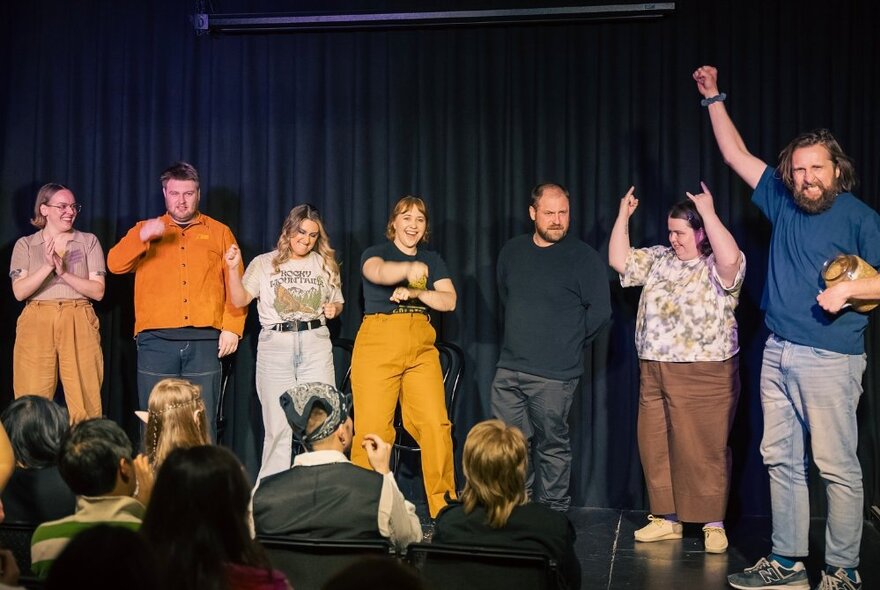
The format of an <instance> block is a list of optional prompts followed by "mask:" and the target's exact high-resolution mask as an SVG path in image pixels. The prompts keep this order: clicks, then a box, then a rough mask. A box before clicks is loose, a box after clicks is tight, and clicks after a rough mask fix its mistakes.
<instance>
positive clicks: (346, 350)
mask: <svg viewBox="0 0 880 590" xmlns="http://www.w3.org/2000/svg"><path fill="white" fill-rule="evenodd" d="M353 352H354V340H351V339H350V338H334V339H333V367H334V369H335V370H336V389H338V390H339V391H341V392H343V393H351V355H352V353H353Z"/></svg>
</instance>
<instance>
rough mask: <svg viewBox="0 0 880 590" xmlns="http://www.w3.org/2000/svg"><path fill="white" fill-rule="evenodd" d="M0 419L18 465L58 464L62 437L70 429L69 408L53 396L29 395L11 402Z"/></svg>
mask: <svg viewBox="0 0 880 590" xmlns="http://www.w3.org/2000/svg"><path fill="white" fill-rule="evenodd" d="M0 421H2V422H3V427H4V428H6V433H7V434H8V435H9V440H10V442H11V443H12V451H13V452H14V453H15V462H16V465H17V466H18V467H23V468H25V469H42V468H44V467H52V466H53V465H57V464H58V454H59V452H60V451H61V441H62V439H63V438H64V435H65V434H67V431H68V429H69V424H68V422H69V421H68V416H67V410H66V409H64V408H62V407H61V406H59V405H58V404H56V403H55V402H53V401H52V400H50V399H46V398H44V397H40V396H36V395H25V396H22V397H20V398H18V399H16V400H15V401H14V402H12V403H11V404H9V406H8V407H7V408H6V409H5V410H4V411H3V414H2V415H0Z"/></svg>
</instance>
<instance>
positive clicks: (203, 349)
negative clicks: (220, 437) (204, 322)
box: [137, 331, 221, 441]
mask: <svg viewBox="0 0 880 590" xmlns="http://www.w3.org/2000/svg"><path fill="white" fill-rule="evenodd" d="M137 351H138V357H137V361H138V369H137V386H138V405H139V407H140V409H142V410H146V409H147V402H148V401H149V399H150V392H151V391H152V390H153V387H154V386H155V385H156V383H158V382H159V381H161V380H162V379H167V378H168V377H179V378H181V379H186V380H187V381H189V382H191V383H193V384H195V385H198V386H199V387H201V389H202V399H204V400H205V409H206V410H207V412H208V420H209V426H210V430H211V440H215V441H216V440H217V403H218V401H219V399H220V382H221V367H220V359H219V358H217V339H216V338H212V339H207V340H166V339H164V338H159V337H158V336H156V335H155V334H152V333H151V332H149V331H146V332H141V333H140V334H138V335H137Z"/></svg>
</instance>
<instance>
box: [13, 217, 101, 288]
mask: <svg viewBox="0 0 880 590" xmlns="http://www.w3.org/2000/svg"><path fill="white" fill-rule="evenodd" d="M43 243H44V240H43V232H42V231H38V232H37V233H35V234H31V235H29V236H25V237H23V238H19V240H18V241H17V242H15V247H14V248H13V249H12V260H11V261H10V264H9V277H10V278H11V279H12V280H13V281H14V280H15V279H16V278H18V277H19V276H20V275H21V274H22V272H26V273H28V274H32V273H35V272H37V271H38V270H39V269H40V267H42V266H43V264H45V258H44V255H43V250H44V247H43ZM63 260H64V266H65V268H66V269H67V272H70V273H73V274H75V275H76V276H78V277H80V278H83V279H88V278H90V277H89V275H90V274H92V273H95V274H97V275H100V276H103V275H105V274H106V273H107V267H106V266H105V264H104V251H103V250H102V249H101V244H100V243H99V242H98V238H96V237H95V235H94V234H89V233H85V232H81V231H78V230H74V231H73V236H71V238H70V241H68V242H67V249H66V250H65V251H64V258H63ZM85 298H86V297H85V295H83V294H82V293H80V292H79V291H77V290H76V289H74V288H73V287H71V286H70V285H68V284H67V283H66V282H64V281H63V280H62V279H60V278H58V277H57V276H55V273H54V272H53V273H52V274H50V275H49V276H48V278H46V280H45V281H44V282H43V284H42V285H40V288H39V289H37V290H36V291H35V292H34V294H33V295H31V296H30V297H28V301H45V300H54V299H85Z"/></svg>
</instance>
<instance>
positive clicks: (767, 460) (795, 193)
mask: <svg viewBox="0 0 880 590" xmlns="http://www.w3.org/2000/svg"><path fill="white" fill-rule="evenodd" d="M717 76H718V73H717V71H716V69H715V68H713V67H711V66H703V67H701V68H699V69H697V70H696V71H695V72H694V75H693V77H694V79H695V80H696V82H697V89H698V90H699V92H700V93H701V94H702V95H703V96H704V97H705V98H704V100H703V101H702V104H703V106H706V107H708V110H709V117H710V119H711V121H712V129H713V131H714V132H715V139H716V140H717V141H718V146H719V148H720V149H721V153H722V155H723V156H724V160H725V162H727V163H728V164H729V165H730V167H731V168H733V170H734V171H735V172H736V173H737V174H739V176H740V177H741V178H742V179H743V180H744V181H746V183H748V185H749V186H751V187H752V188H753V189H755V192H754V193H753V195H752V202H753V203H755V205H757V206H758V208H759V209H760V210H761V212H762V213H764V215H765V216H767V218H768V219H769V220H770V222H771V223H772V224H773V232H772V234H771V237H770V260H769V265H768V276H767V283H766V284H765V287H764V295H763V298H762V305H761V307H762V308H763V309H764V310H765V314H766V315H765V323H766V325H767V327H768V328H769V329H770V332H771V334H770V337H769V338H768V339H767V343H766V345H765V347H764V360H763V365H762V367H761V404H762V407H763V410H764V436H763V439H762V441H761V454H762V455H763V457H764V464H765V465H767V470H768V473H769V475H770V499H771V510H772V517H773V536H772V552H771V553H770V555H769V556H767V557H763V558H761V559H760V560H759V561H758V563H757V564H755V565H754V566H753V567H750V568H747V569H746V570H745V571H744V572H742V573H736V574H731V575H730V576H728V581H729V582H730V585H731V586H733V587H734V588H777V587H783V588H808V587H809V579H808V577H807V572H806V570H805V569H804V565H803V562H802V561H800V559H801V558H802V557H803V556H805V555H807V551H808V536H809V526H810V506H809V493H808V489H807V467H808V461H807V456H808V455H807V453H808V447H807V445H809V448H810V449H811V450H812V453H813V459H814V461H815V462H816V466H817V467H818V468H819V473H820V475H821V477H822V479H823V480H824V484H825V490H826V495H827V499H828V521H827V526H826V533H825V570H824V571H823V572H822V581H821V583H820V584H819V586H817V588H821V589H823V590H834V589H839V590H859V589H861V587H862V583H861V578H860V577H859V574H858V572H857V571H856V568H857V567H858V565H859V545H860V541H861V536H862V521H863V517H862V509H863V508H862V507H863V497H864V493H863V490H862V471H861V466H860V465H859V460H858V457H857V456H856V447H857V444H858V428H857V423H856V408H857V407H858V403H859V397H860V396H861V394H862V384H861V383H862V373H863V372H864V370H865V363H866V360H865V353H864V338H863V334H864V331H865V327H866V326H867V323H868V318H867V316H866V315H865V314H862V313H858V312H856V311H855V310H853V309H851V308H843V309H842V306H843V303H844V301H845V300H846V299H847V298H848V297H849V296H851V295H853V294H855V295H859V296H863V294H867V293H870V291H871V289H877V282H876V281H854V282H853V283H852V284H851V285H849V286H835V287H832V288H830V289H828V290H826V291H824V292H822V289H823V288H824V281H823V279H822V276H821V275H822V269H823V265H824V263H825V262H826V261H827V260H829V259H832V258H834V257H835V256H836V255H838V254H841V253H843V254H855V255H857V256H860V257H862V258H863V259H865V260H866V261H867V262H868V264H870V265H871V266H874V267H876V266H878V265H880V215H878V214H877V212H876V211H874V210H873V209H871V208H870V207H868V206H867V205H866V204H865V203H863V202H862V201H860V200H859V199H857V198H856V197H854V196H853V195H852V194H851V193H850V192H849V190H850V189H851V188H852V187H853V185H854V184H855V173H854V170H853V165H852V161H851V160H850V158H849V157H848V156H847V155H846V154H844V153H843V150H842V149H841V148H840V145H838V143H837V141H836V140H835V139H834V137H833V136H832V135H831V133H830V132H828V131H827V130H825V129H820V130H817V131H813V132H810V133H805V134H803V135H801V136H799V137H797V138H795V139H794V140H793V141H792V142H791V143H790V144H789V145H788V146H787V147H786V148H785V149H784V150H783V151H782V153H781V154H780V157H779V165H778V167H777V168H776V169H775V170H774V169H772V168H770V167H769V166H767V164H765V163H764V162H762V161H761V160H760V159H758V158H756V157H755V156H753V155H752V154H751V153H749V151H748V150H747V149H746V146H745V143H744V142H743V140H742V138H741V137H740V135H739V133H738V132H737V130H736V127H734V125H733V121H731V119H730V116H729V115H728V113H727V110H726V109H725V107H724V102H723V101H724V99H725V98H726V95H725V94H721V93H719V92H718V84H717Z"/></svg>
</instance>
